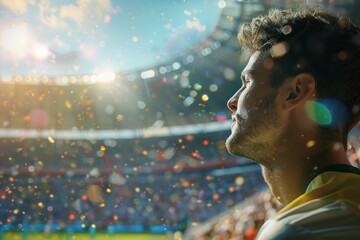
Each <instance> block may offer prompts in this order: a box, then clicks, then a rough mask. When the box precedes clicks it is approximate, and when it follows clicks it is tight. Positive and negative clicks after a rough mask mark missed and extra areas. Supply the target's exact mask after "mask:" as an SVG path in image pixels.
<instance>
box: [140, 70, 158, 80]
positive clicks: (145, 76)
mask: <svg viewBox="0 0 360 240" xmlns="http://www.w3.org/2000/svg"><path fill="white" fill-rule="evenodd" d="M140 76H141V78H142V79H149V78H153V77H155V71H154V70H152V69H150V70H147V71H143V72H141V74H140Z"/></svg>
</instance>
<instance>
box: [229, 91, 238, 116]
mask: <svg viewBox="0 0 360 240" xmlns="http://www.w3.org/2000/svg"><path fill="white" fill-rule="evenodd" d="M237 103H238V96H237V94H235V95H234V96H232V97H231V98H230V99H229V101H228V102H227V107H228V108H229V109H230V110H231V111H232V112H236V110H237Z"/></svg>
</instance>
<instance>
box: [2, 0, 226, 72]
mask: <svg viewBox="0 0 360 240" xmlns="http://www.w3.org/2000/svg"><path fill="white" fill-rule="evenodd" d="M219 2H221V1H217V0H151V1H150V0H117V1H115V0H112V1H111V0H76V1H74V0H73V1H70V0H56V1H55V0H53V1H50V0H17V1H14V0H0V75H1V77H2V78H3V79H6V78H11V77H12V76H50V77H52V76H74V75H83V74H101V73H103V72H116V73H119V72H130V71H134V70H143V69H147V68H151V67H152V66H154V65H159V64H161V63H165V62H167V61H171V59H174V58H175V57H176V56H178V55H179V54H181V53H184V52H186V51H188V50H189V49H191V48H193V47H196V46H197V44H199V43H200V42H201V40H202V39H204V38H205V37H206V36H207V35H208V34H210V33H211V32H212V31H213V30H214V28H215V26H216V23H217V21H218V18H219V16H220V12H221V8H220V7H219V6H220V4H219Z"/></svg>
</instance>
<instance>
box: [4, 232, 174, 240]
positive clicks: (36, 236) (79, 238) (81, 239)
mask: <svg viewBox="0 0 360 240" xmlns="http://www.w3.org/2000/svg"><path fill="white" fill-rule="evenodd" d="M173 239H174V238H173V234H172V233H169V234H151V233H117V234H112V235H109V234H107V233H102V232H99V233H96V235H95V236H90V235H89V234H88V233H75V234H74V235H73V236H67V235H66V234H60V233H52V234H50V235H49V236H46V235H45V234H43V233H29V234H27V236H25V235H24V234H23V233H14V232H7V233H5V235H3V236H1V235H0V240H173Z"/></svg>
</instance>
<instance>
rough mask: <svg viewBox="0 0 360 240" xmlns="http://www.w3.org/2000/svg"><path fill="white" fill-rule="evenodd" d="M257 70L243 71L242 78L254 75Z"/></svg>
mask: <svg viewBox="0 0 360 240" xmlns="http://www.w3.org/2000/svg"><path fill="white" fill-rule="evenodd" d="M254 72H255V70H253V69H249V70H246V71H242V72H241V79H242V80H244V79H245V76H246V75H253V74H254Z"/></svg>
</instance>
